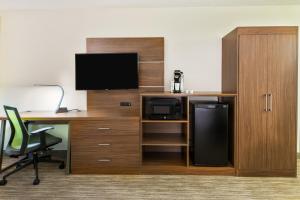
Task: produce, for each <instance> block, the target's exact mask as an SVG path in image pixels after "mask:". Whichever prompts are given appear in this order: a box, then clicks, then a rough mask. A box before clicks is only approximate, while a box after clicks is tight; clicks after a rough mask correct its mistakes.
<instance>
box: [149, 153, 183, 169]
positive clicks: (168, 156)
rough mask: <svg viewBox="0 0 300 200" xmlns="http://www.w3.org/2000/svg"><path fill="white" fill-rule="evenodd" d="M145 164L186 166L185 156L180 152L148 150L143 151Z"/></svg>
mask: <svg viewBox="0 0 300 200" xmlns="http://www.w3.org/2000/svg"><path fill="white" fill-rule="evenodd" d="M143 158H144V160H143V165H145V166H150V167H151V166H152V167H153V166H156V167H159V166H160V167H165V166H184V167H185V166H186V163H185V162H184V156H183V155H182V153H180V152H146V153H143Z"/></svg>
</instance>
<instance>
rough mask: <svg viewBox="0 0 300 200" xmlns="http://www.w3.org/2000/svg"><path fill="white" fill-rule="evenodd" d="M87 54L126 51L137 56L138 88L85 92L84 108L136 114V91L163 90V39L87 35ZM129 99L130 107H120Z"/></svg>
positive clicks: (137, 114)
mask: <svg viewBox="0 0 300 200" xmlns="http://www.w3.org/2000/svg"><path fill="white" fill-rule="evenodd" d="M86 48H87V53H128V52H137V53H138V55H139V86H140V87H139V89H138V90H112V91H88V92H87V109H88V110H89V111H91V110H101V111H110V112H112V113H114V114H121V115H128V114H129V113H130V115H134V116H139V92H145V91H163V90H164V38H162V37H147V38H87V40H86ZM120 101H130V102H131V103H132V106H131V107H120V105H119V104H120Z"/></svg>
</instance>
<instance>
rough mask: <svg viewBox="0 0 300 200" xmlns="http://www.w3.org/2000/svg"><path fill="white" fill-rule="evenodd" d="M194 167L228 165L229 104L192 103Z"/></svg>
mask: <svg viewBox="0 0 300 200" xmlns="http://www.w3.org/2000/svg"><path fill="white" fill-rule="evenodd" d="M192 109H193V112H192V113H193V116H192V118H193V122H192V130H193V137H192V140H193V141H192V144H193V148H192V152H191V153H192V160H193V164H194V165H200V166H226V165H228V104H223V103H218V102H192Z"/></svg>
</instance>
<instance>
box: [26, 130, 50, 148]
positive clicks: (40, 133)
mask: <svg viewBox="0 0 300 200" xmlns="http://www.w3.org/2000/svg"><path fill="white" fill-rule="evenodd" d="M51 129H54V127H45V128H40V129H37V130H35V131H31V132H30V135H38V136H40V146H41V148H45V147H46V136H45V133H46V131H48V130H51Z"/></svg>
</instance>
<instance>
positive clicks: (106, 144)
mask: <svg viewBox="0 0 300 200" xmlns="http://www.w3.org/2000/svg"><path fill="white" fill-rule="evenodd" d="M98 146H110V144H108V143H103V144H98Z"/></svg>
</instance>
